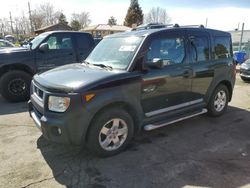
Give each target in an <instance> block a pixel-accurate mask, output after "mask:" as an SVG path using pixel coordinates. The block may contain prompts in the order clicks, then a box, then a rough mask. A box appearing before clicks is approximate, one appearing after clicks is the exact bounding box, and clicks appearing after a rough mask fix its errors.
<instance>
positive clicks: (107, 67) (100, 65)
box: [92, 63, 113, 70]
mask: <svg viewBox="0 0 250 188" xmlns="http://www.w3.org/2000/svg"><path fill="white" fill-rule="evenodd" d="M92 65H94V66H97V67H101V68H105V69H110V70H113V67H111V66H108V65H104V64H101V63H100V64H92Z"/></svg>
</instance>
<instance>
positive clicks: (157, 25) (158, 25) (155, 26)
mask: <svg viewBox="0 0 250 188" xmlns="http://www.w3.org/2000/svg"><path fill="white" fill-rule="evenodd" d="M171 26H173V24H163V23H149V24H144V25H140V26H138V27H136V28H133V29H132V31H138V30H145V29H160V28H166V27H171Z"/></svg>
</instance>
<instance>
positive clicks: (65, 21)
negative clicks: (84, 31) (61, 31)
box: [58, 13, 68, 25]
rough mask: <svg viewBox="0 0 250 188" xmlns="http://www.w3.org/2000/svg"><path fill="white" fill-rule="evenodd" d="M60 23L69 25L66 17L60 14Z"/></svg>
mask: <svg viewBox="0 0 250 188" xmlns="http://www.w3.org/2000/svg"><path fill="white" fill-rule="evenodd" d="M58 22H59V23H64V24H66V25H68V22H67V20H66V16H65V15H64V14H63V13H61V14H60V16H59V18H58Z"/></svg>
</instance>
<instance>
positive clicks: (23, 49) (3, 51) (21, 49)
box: [0, 47, 30, 54]
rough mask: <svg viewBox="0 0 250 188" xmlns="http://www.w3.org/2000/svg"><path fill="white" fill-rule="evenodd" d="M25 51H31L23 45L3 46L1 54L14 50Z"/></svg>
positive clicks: (0, 50)
mask: <svg viewBox="0 0 250 188" xmlns="http://www.w3.org/2000/svg"><path fill="white" fill-rule="evenodd" d="M25 51H30V49H28V48H23V47H13V48H2V49H0V54H5V53H14V52H25Z"/></svg>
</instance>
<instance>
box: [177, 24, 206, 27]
mask: <svg viewBox="0 0 250 188" xmlns="http://www.w3.org/2000/svg"><path fill="white" fill-rule="evenodd" d="M175 25H177V26H176V27H198V28H205V27H204V25H202V24H201V25H182V26H179V24H175ZM175 25H174V26H175Z"/></svg>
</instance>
